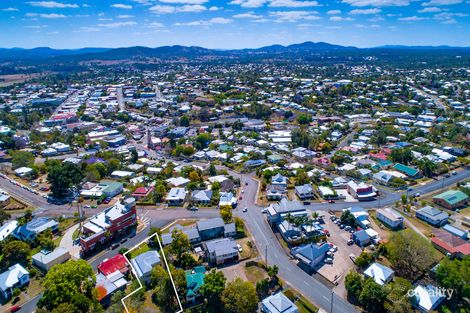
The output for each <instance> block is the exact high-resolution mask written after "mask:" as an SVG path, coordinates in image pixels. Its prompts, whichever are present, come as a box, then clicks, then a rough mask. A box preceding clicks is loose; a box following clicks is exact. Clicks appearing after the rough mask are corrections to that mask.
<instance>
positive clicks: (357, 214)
mask: <svg viewBox="0 0 470 313" xmlns="http://www.w3.org/2000/svg"><path fill="white" fill-rule="evenodd" d="M343 211H349V212H351V214H352V215H353V216H354V218H355V222H356V225H357V226H359V227H361V228H364V229H367V228H369V227H370V221H369V213H368V212H367V211H366V210H364V208H362V207H359V206H353V207H350V208H347V209H343Z"/></svg>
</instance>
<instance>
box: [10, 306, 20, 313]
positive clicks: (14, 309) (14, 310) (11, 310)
mask: <svg viewBox="0 0 470 313" xmlns="http://www.w3.org/2000/svg"><path fill="white" fill-rule="evenodd" d="M19 310H21V306H19V305H15V306H12V307H11V308H10V312H11V313H14V312H18V311H19Z"/></svg>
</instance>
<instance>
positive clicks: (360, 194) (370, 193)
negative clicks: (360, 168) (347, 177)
mask: <svg viewBox="0 0 470 313" xmlns="http://www.w3.org/2000/svg"><path fill="white" fill-rule="evenodd" d="M346 188H347V190H348V193H349V194H350V195H351V196H353V197H354V198H355V199H357V200H359V201H370V200H374V199H375V197H376V196H377V193H376V190H375V188H374V186H372V185H367V184H365V183H363V182H361V183H359V184H357V183H356V182H355V181H353V180H351V181H349V182H348V183H347V184H346Z"/></svg>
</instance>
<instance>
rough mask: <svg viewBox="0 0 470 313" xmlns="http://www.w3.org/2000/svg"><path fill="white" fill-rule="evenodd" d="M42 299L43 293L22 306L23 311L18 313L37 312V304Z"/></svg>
mask: <svg viewBox="0 0 470 313" xmlns="http://www.w3.org/2000/svg"><path fill="white" fill-rule="evenodd" d="M41 297H42V293H41V294H38V295H37V296H36V297H34V298H32V299H31V300H29V301H28V302H26V303H24V304H23V305H22V306H21V309H20V310H19V311H18V313H33V312H34V311H36V308H37V304H38V302H39V300H40V299H41Z"/></svg>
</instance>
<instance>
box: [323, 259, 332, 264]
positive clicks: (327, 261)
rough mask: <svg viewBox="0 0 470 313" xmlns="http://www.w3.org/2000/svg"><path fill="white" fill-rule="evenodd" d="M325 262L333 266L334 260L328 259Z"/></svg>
mask: <svg viewBox="0 0 470 313" xmlns="http://www.w3.org/2000/svg"><path fill="white" fill-rule="evenodd" d="M324 262H325V263H326V264H333V259H332V258H326V259H325V260H324Z"/></svg>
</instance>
